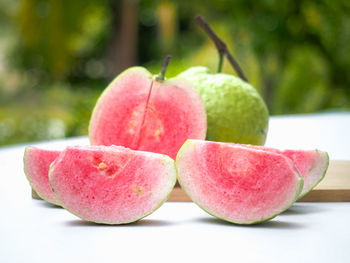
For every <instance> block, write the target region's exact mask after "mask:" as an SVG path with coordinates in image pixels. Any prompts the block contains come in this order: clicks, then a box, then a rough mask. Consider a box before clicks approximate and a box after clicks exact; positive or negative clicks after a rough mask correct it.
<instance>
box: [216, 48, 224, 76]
mask: <svg viewBox="0 0 350 263" xmlns="http://www.w3.org/2000/svg"><path fill="white" fill-rule="evenodd" d="M223 62H224V54H223V53H220V52H219V65H218V71H217V73H220V72H221V70H222V64H223Z"/></svg>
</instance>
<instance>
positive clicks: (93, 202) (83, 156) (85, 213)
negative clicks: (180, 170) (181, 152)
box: [49, 146, 176, 224]
mask: <svg viewBox="0 0 350 263" xmlns="http://www.w3.org/2000/svg"><path fill="white" fill-rule="evenodd" d="M49 180H50V185H51V188H52V190H53V192H54V195H55V197H56V198H57V200H58V201H59V203H60V204H61V206H63V207H64V208H66V209H67V210H68V211H70V212H72V213H73V214H75V215H77V216H78V217H80V218H82V219H83V220H86V221H92V222H96V223H104V224H125V223H131V222H135V221H137V220H139V219H141V218H143V217H145V216H147V215H149V214H151V213H152V212H153V211H155V210H156V209H157V208H158V207H159V206H160V205H161V204H162V203H163V202H165V201H166V200H167V197H168V196H169V194H170V192H171V190H172V189H173V187H174V185H175V182H176V169H175V164H174V160H172V159H171V158H170V157H168V156H165V155H161V154H156V153H150V152H142V151H133V150H131V149H128V148H124V147H121V146H111V147H106V146H74V147H67V148H66V149H65V150H64V151H63V152H62V153H61V154H60V155H59V156H58V158H57V159H56V160H55V161H54V162H53V164H52V165H51V167H50V171H49Z"/></svg>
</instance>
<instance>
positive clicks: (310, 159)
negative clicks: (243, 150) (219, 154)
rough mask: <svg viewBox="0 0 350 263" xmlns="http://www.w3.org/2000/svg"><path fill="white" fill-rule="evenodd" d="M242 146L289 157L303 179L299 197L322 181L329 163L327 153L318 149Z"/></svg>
mask: <svg viewBox="0 0 350 263" xmlns="http://www.w3.org/2000/svg"><path fill="white" fill-rule="evenodd" d="M242 146H246V147H253V148H254V149H257V150H263V151H269V152H275V153H279V154H282V155H284V156H286V157H287V158H289V159H290V160H291V161H292V162H293V164H294V166H295V168H296V169H297V170H298V171H299V174H300V176H301V177H303V179H304V187H303V190H302V191H301V193H300V196H299V198H301V197H303V196H304V195H306V194H307V193H308V192H310V191H311V190H312V189H313V188H314V187H315V186H317V185H318V184H319V183H320V182H321V181H322V179H323V178H324V176H325V175H326V172H327V169H328V165H329V157H328V153H327V152H323V151H320V150H278V149H275V148H271V147H266V146H255V145H242Z"/></svg>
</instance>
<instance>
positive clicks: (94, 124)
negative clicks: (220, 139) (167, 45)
mask: <svg viewBox="0 0 350 263" xmlns="http://www.w3.org/2000/svg"><path fill="white" fill-rule="evenodd" d="M206 127H207V125H206V112H205V108H204V104H203V102H202V100H201V98H200V95H199V93H198V92H197V91H196V90H195V89H194V88H193V87H192V86H191V84H190V83H189V82H187V81H185V80H181V79H169V80H165V81H163V82H160V81H157V80H153V76H152V75H151V73H150V72H149V71H147V70H146V69H145V68H142V67H132V68H130V69H128V70H126V71H124V72H123V73H121V74H120V75H119V76H118V77H117V78H116V79H115V80H114V81H113V82H112V83H111V84H110V85H109V86H108V87H107V89H106V90H105V91H104V92H103V94H102V95H101V97H100V98H99V99H98V101H97V103H96V106H95V108H94V110H93V113H92V116H91V120H90V126H89V137H90V142H91V144H92V145H106V146H109V145H120V146H125V147H128V148H131V149H134V150H142V151H150V152H156V153H161V154H166V155H168V156H170V157H171V158H174V159H175V157H176V154H177V152H178V150H179V149H180V148H181V146H182V144H183V143H184V142H185V141H186V139H189V138H191V139H204V138H205V134H206Z"/></svg>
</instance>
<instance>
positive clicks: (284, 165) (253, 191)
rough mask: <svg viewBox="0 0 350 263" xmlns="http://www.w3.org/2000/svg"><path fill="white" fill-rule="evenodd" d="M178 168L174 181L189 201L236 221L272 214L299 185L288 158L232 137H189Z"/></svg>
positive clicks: (293, 197)
mask: <svg viewBox="0 0 350 263" xmlns="http://www.w3.org/2000/svg"><path fill="white" fill-rule="evenodd" d="M176 168H177V171H178V181H179V183H180V185H181V187H182V188H183V190H184V191H185V192H186V193H187V194H188V196H189V197H190V198H191V199H192V200H193V202H195V203H196V204H197V205H198V206H200V207H201V208H202V209H203V210H205V211H206V212H208V213H209V214H211V215H213V216H215V217H218V218H220V219H223V220H225V221H228V222H232V223H236V224H254V223H259V222H263V221H266V220H269V219H271V218H273V217H275V216H276V215H278V214H280V213H281V212H283V211H284V210H286V209H287V208H289V207H290V206H291V205H292V204H293V203H294V202H295V201H296V199H297V198H298V197H299V194H300V192H301V190H302V188H303V179H302V177H300V175H299V173H298V171H297V169H296V168H295V167H294V165H293V163H292V161H291V160H290V159H289V158H287V157H285V156H283V155H282V154H278V153H274V152H268V151H261V150H257V149H254V148H249V147H243V146H239V145H234V144H231V143H220V142H211V141H202V140H187V141H186V143H185V144H184V145H183V146H182V147H181V149H180V151H179V153H178V154H177V157H176Z"/></svg>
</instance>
